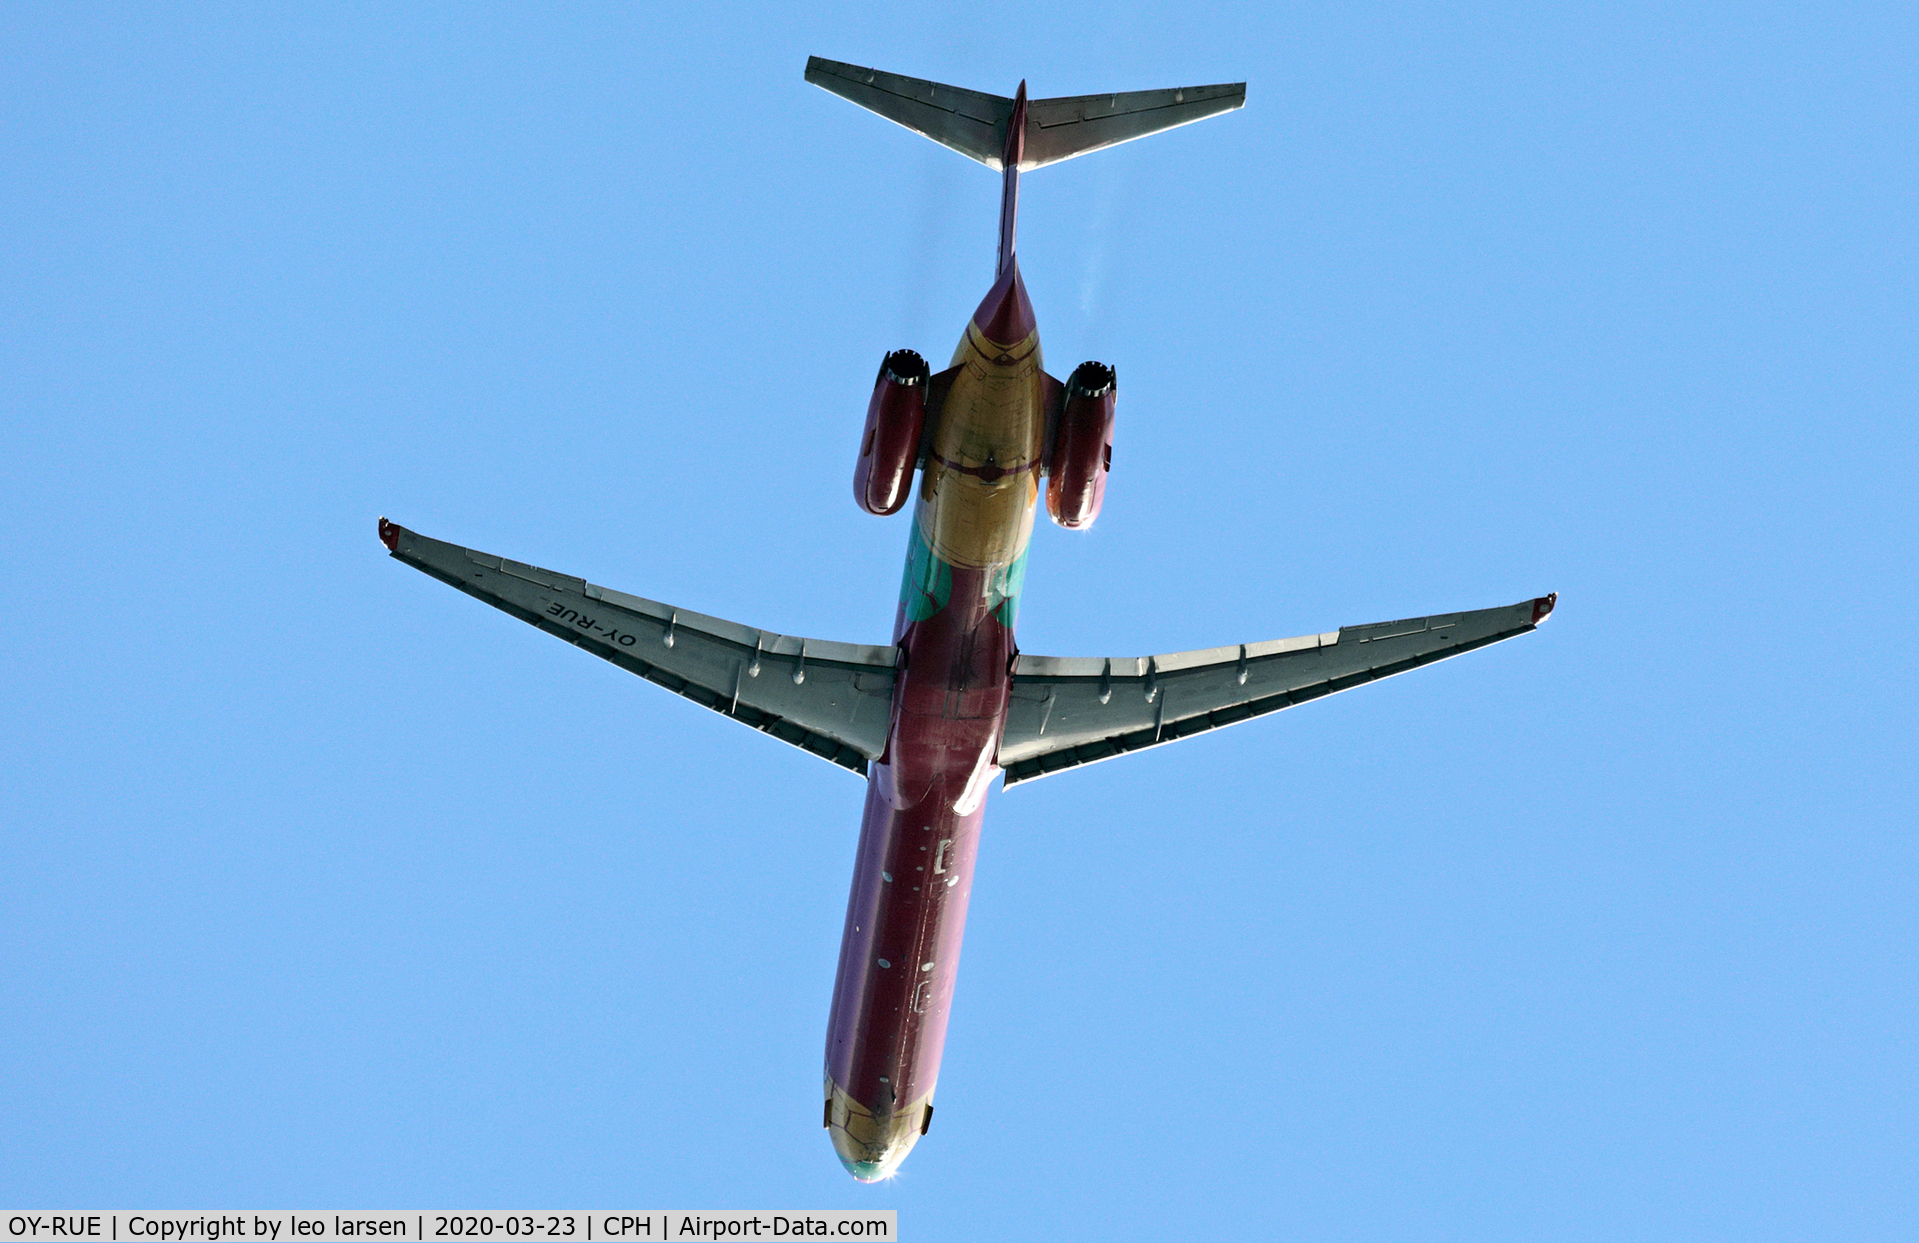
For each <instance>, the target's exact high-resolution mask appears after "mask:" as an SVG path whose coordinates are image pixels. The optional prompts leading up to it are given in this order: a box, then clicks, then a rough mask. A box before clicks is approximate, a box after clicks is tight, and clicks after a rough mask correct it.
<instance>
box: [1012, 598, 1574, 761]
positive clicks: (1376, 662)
mask: <svg viewBox="0 0 1919 1243" xmlns="http://www.w3.org/2000/svg"><path fill="white" fill-rule="evenodd" d="M1556 600H1557V596H1542V597H1539V598H1538V599H1535V600H1527V601H1524V602H1522V603H1519V604H1512V605H1507V606H1505V607H1503V608H1493V609H1479V610H1476V611H1473V612H1468V613H1446V614H1441V615H1438V616H1434V617H1415V618H1407V619H1403V620H1400V621H1391V622H1376V623H1373V624H1371V625H1365V626H1344V627H1341V628H1340V629H1339V630H1336V631H1328V632H1326V633H1324V634H1311V635H1303V636H1301V637H1299V638H1294V639H1276V640H1272V641H1269V642H1264V643H1247V644H1242V645H1239V646H1237V647H1216V648H1205V649H1202V650H1199V651H1192V652H1173V653H1169V654H1167V655H1163V656H1139V657H1123V658H1117V659H1105V658H1098V657H1095V658H1091V659H1087V658H1060V657H1046V656H1038V657H1034V656H1025V655H1022V656H1021V657H1020V658H1019V666H1018V668H1017V669H1016V670H1015V672H1014V676H1013V692H1012V701H1011V705H1010V707H1009V708H1008V711H1007V717H1006V731H1005V733H1004V734H1003V735H1002V736H1001V740H1000V751H999V763H1000V766H1001V767H1002V768H1004V769H1005V770H1006V784H1007V785H1009V786H1011V785H1016V784H1018V783H1019V782H1022V781H1030V780H1032V779H1034V778H1035V777H1043V776H1046V775H1047V774H1049V773H1055V772H1059V771H1061V770H1062V769H1067V768H1074V767H1078V766H1079V765H1082V764H1091V763H1096V762H1098V761H1100V760H1106V759H1111V758H1113V757H1114V756H1117V755H1125V754H1127V753H1129V752H1132V751H1139V750H1143V749H1145V748H1147V747H1154V746H1160V745H1162V744H1164V743H1168V742H1175V741H1178V740H1179V739H1181V738H1189V737H1191V736H1193V735H1194V734H1200V733H1205V732H1206V731H1208V730H1213V729H1219V728H1221V727H1224V726H1227V725H1234V724H1237V723H1238V722H1240V721H1245V720H1250V719H1251V718H1253V717H1256V716H1263V715H1265V714H1266V713H1269V712H1277V711H1279V710H1281V709H1283V708H1290V707H1293V706H1294V705H1296V704H1301V703H1305V702H1307V701H1308V700H1312V699H1318V698H1320V697H1321V696H1324V695H1331V694H1336V693H1337V692H1339V691H1343V690H1350V689H1352V688H1353V687H1355V686H1363V685H1365V684H1366V683H1368V682H1376V681H1378V680H1379V679H1381V678H1386V677H1391V676H1393V675H1394V674H1396V673H1405V672H1407V671H1408V670H1411V669H1417V668H1419V667H1420V666H1422V665H1429V664H1432V663H1433V662H1434V661H1438V660H1445V659H1446V658H1448V657H1450V656H1457V655H1459V654H1461V653H1462V652H1469V651H1472V650H1473V649H1474V648H1479V647H1485V646H1486V645H1487V644H1491V643H1498V642H1499V641H1501V640H1502V639H1510V638H1512V637H1514V636H1515V635H1521V634H1525V633H1526V632H1527V631H1529V630H1532V629H1534V628H1536V627H1537V626H1538V624H1539V623H1540V622H1541V621H1542V620H1544V619H1545V617H1546V615H1547V614H1548V613H1550V612H1552V608H1553V604H1554V602H1555V601H1556Z"/></svg>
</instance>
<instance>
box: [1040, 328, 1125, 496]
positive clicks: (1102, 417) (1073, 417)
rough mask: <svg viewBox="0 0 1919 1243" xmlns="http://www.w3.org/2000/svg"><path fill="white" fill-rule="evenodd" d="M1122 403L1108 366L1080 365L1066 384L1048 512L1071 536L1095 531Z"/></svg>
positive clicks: (1050, 474)
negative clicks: (1117, 405) (1116, 414)
mask: <svg viewBox="0 0 1919 1243" xmlns="http://www.w3.org/2000/svg"><path fill="white" fill-rule="evenodd" d="M1118 399H1119V386H1118V382H1117V378H1116V377H1115V376H1114V374H1113V369H1112V368H1111V367H1108V366H1107V365H1106V364H1105V363H1081V364H1080V365H1079V366H1077V367H1075V368H1073V376H1072V378H1071V379H1070V380H1068V381H1066V400H1065V402H1064V404H1062V405H1061V407H1060V412H1059V425H1058V427H1057V429H1056V430H1055V431H1054V433H1053V453H1052V457H1051V459H1050V466H1049V469H1048V471H1047V480H1046V512H1047V513H1048V514H1049V515H1051V517H1052V519H1053V521H1054V522H1057V523H1059V525H1061V526H1063V527H1065V528H1067V529H1068V530H1070V531H1078V530H1083V529H1084V528H1086V527H1090V526H1092V525H1093V519H1095V518H1097V517H1099V507H1100V503H1101V502H1102V501H1104V500H1105V499H1106V474H1107V472H1108V471H1110V470H1112V469H1113V408H1114V404H1115V403H1116V402H1117V401H1118Z"/></svg>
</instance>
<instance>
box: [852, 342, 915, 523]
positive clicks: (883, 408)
mask: <svg viewBox="0 0 1919 1243" xmlns="http://www.w3.org/2000/svg"><path fill="white" fill-rule="evenodd" d="M930 375H931V372H930V371H928V369H927V366H926V360H925V359H924V358H921V357H920V356H919V355H918V354H916V353H914V352H913V351H912V350H894V351H893V352H892V353H891V354H888V355H887V356H886V358H885V360H884V361H883V362H881V363H880V374H879V378H878V379H877V380H875V381H874V382H873V399H872V400H871V401H869V402H867V403H866V431H865V432H864V433H863V434H862V436H861V439H860V460H859V465H857V466H855V467H854V468H853V499H854V500H856V501H858V502H859V504H860V508H861V509H863V510H865V511H866V512H867V513H869V514H896V513H898V512H899V510H900V506H902V505H904V504H906V498H907V497H909V496H911V495H912V494H913V469H914V467H916V466H918V465H919V456H920V433H921V431H922V430H923V429H924V428H925V426H926V387H927V385H926V382H927V378H928V377H929V376H930Z"/></svg>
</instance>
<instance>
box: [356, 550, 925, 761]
mask: <svg viewBox="0 0 1919 1243" xmlns="http://www.w3.org/2000/svg"><path fill="white" fill-rule="evenodd" d="M380 539H381V541H382V542H384V543H385V544H386V546H387V548H388V550H389V551H391V552H392V554H393V556H394V557H396V558H398V559H399V560H401V561H404V562H406V563H407V564H408V565H410V566H412V567H413V568H414V569H416V570H420V571H423V572H424V573H427V574H430V575H432V576H433V577H434V578H437V579H439V580H440V581H441V582H443V583H447V584H449V585H451V586H454V587H457V588H459V589H460V590H461V591H464V592H465V593H466V594H468V595H469V596H472V597H474V598H475V599H478V600H484V601H485V602H486V603H488V604H491V605H492V606H493V607H494V608H496V609H499V610H500V611H502V612H505V613H511V614H512V615H513V616H515V617H517V618H519V619H520V620H521V621H524V622H528V623H530V624H532V625H535V626H538V627H539V628H540V629H541V630H544V631H546V632H547V633H548V634H550V635H554V636H556V637H558V638H561V639H565V640H566V641H567V642H568V643H571V644H573V646H575V647H578V648H582V649H584V650H585V651H588V652H591V653H593V654H594V655H595V656H598V657H600V658H602V659H604V660H609V661H611V662H612V663H614V664H616V665H618V666H620V668H622V669H625V670H627V671H628V672H630V673H637V674H639V675H640V676H641V677H643V678H645V679H646V680H647V681H649V682H654V683H657V684H659V685H661V686H664V687H665V688H666V689H667V690H670V691H672V692H673V693H674V694H676V695H681V696H684V697H685V698H687V699H691V700H692V701H693V702H695V703H697V704H700V705H701V706H703V707H707V708H711V709H713V710H714V711H715V712H718V713H721V714H723V715H725V716H730V717H732V718H733V719H734V720H736V721H739V722H741V723H742V724H745V725H750V726H752V727H753V728H754V729H757V730H759V731H760V732H762V733H765V734H771V735H772V736H773V737H775V738H778V739H780V740H782V741H784V742H790V743H792V744H793V745H794V746H796V747H799V748H800V749H802V750H804V751H809V752H811V753H812V754H814V755H817V756H819V757H820V758H822V759H826V760H831V761H832V762H833V763H835V764H838V765H839V766H840V767H842V768H846V769H850V770H852V771H853V772H856V773H860V774H862V775H863V774H865V772H866V762H867V761H868V760H871V759H874V758H876V757H877V756H879V754H880V753H881V752H882V751H883V750H884V749H885V747H886V726H887V720H888V715H889V713H890V711H891V707H892V702H893V682H894V677H895V665H896V662H897V659H898V649H897V648H893V647H868V646H862V645H859V644H853V643H833V642H828V641H826V640H822V639H799V638H794V637H792V636H791V635H781V634H774V633H772V632H771V631H768V630H755V629H753V628H752V627H751V626H742V625H740V624H739V623H737V622H730V621H725V620H723V619H721V618H718V617H708V616H706V615H704V614H701V613H695V612H692V611H691V610H688V609H676V608H674V607H673V606H672V605H668V604H661V603H660V602H659V601H657V600H645V599H642V598H640V597H639V596H630V595H627V594H626V593H625V592H623V591H613V590H611V589H609V588H606V587H600V586H596V585H595V584H593V583H589V582H587V581H586V580H585V579H582V578H574V577H573V576H571V575H568V574H556V573H554V572H553V571H552V570H543V569H541V568H540V567H538V566H534V565H524V564H522V563H520V562H518V561H512V560H509V559H507V558H505V557H497V556H494V555H493V554H492V553H485V552H476V551H474V550H473V549H471V548H462V547H460V546H459V545H458V544H448V543H445V542H444V541H441V540H436V539H429V538H428V537H426V536H424V535H420V534H418V533H416V532H413V531H409V530H407V529H406V528H405V527H402V526H399V525H398V524H396V523H391V522H388V521H387V520H386V519H384V518H382V519H381V520H380Z"/></svg>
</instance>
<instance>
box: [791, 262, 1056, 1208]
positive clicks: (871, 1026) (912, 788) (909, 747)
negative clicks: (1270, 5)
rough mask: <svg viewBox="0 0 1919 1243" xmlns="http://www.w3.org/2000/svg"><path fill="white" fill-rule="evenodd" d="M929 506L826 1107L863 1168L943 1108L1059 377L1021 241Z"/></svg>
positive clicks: (926, 478)
mask: <svg viewBox="0 0 1919 1243" xmlns="http://www.w3.org/2000/svg"><path fill="white" fill-rule="evenodd" d="M954 365H955V367H956V368H957V369H958V371H957V373H956V375H955V377H954V380H953V383H952V387H951V389H950V390H949V392H948V394H947V397H946V400H945V402H944V404H943V406H942V409H941V411H940V415H939V418H938V422H937V425H936V427H935V429H934V432H933V443H932V446H931V452H930V453H929V454H928V457H927V463H926V466H925V470H924V475H923V477H922V479H921V487H920V496H919V503H918V505H917V506H916V508H915V514H914V533H913V541H914V543H913V550H912V553H911V555H909V557H908V562H907V572H906V582H905V585H904V587H903V590H902V599H901V605H900V612H899V616H898V620H897V622H896V624H895V629H894V640H895V642H896V643H897V644H898V645H899V647H900V648H901V649H902V651H903V653H904V657H903V659H904V664H903V667H902V669H901V671H900V675H899V678H898V681H897V684H896V689H895V692H894V698H893V710H892V722H891V726H890V730H889V733H888V738H887V746H886V751H885V753H884V754H883V755H882V756H881V757H880V759H879V760H878V761H877V762H876V763H874V765H873V766H872V770H871V774H870V782H869V785H868V788H867V795H866V814H865V820H864V822H863V824H862V825H861V829H860V844H859V854H858V861H857V863H856V865H855V867H854V872H853V884H852V893H851V896H850V898H849V899H848V902H847V910H846V928H845V933H844V937H843V940H842V942H841V946H840V962H839V973H838V977H837V979H836V981H835V984H834V989H833V1010H832V1019H831V1023H830V1025H829V1028H828V1032H827V1041H826V1075H825V1078H826V1083H825V1096H826V1117H825V1121H826V1124H827V1126H828V1127H829V1129H830V1131H831V1134H832V1139H833V1144H834V1147H835V1149H836V1150H837V1151H838V1152H839V1155H840V1159H841V1161H842V1163H843V1164H845V1166H846V1168H847V1169H848V1170H849V1171H850V1172H851V1173H852V1174H853V1176H854V1177H856V1178H859V1179H861V1180H862V1181H869V1182H870V1181H872V1180H874V1179H878V1178H883V1177H885V1176H887V1175H888V1174H890V1173H891V1172H892V1171H893V1170H894V1169H896V1168H897V1167H898V1165H899V1163H900V1161H902V1160H903V1159H904V1158H905V1156H906V1154H907V1152H908V1151H909V1150H910V1149H911V1148H912V1147H913V1144H914V1142H915V1141H917V1140H918V1138H919V1136H920V1134H921V1133H922V1132H923V1130H924V1128H925V1126H926V1125H927V1123H928V1122H929V1121H930V1118H931V1107H932V1097H933V1089H934V1086H935V1084H936V1082H937V1080H938V1078H939V1066H940V1054H941V1050H942V1048H943V1046H944V1044H945V1039H946V1025H947V1019H948V1016H949V1015H950V1013H951V1007H952V1000H953V989H954V982H955V979H956V977H957V975H958V969H959V955H960V938H961V936H962V934H963V932H964V930H965V926H966V906H967V900H968V898H969V896H970V893H971V889H972V880H973V863H974V860H975V858H976V856H977V852H978V848H979V830H980V821H981V818H982V815H983V813H984V807H985V798H986V789H987V786H988V784H989V783H990V782H991V780H992V779H993V778H994V777H996V776H997V775H998V774H999V771H1000V770H999V767H998V765H997V763H996V762H995V761H996V757H997V752H998V748H999V740H1000V733H1001V730H1002V728H1003V726H1004V724H1005V719H1006V708H1007V702H1008V695H1009V692H1010V689H1011V684H1012V674H1011V671H1012V664H1013V660H1014V654H1015V648H1014V643H1013V622H1014V610H1015V608H1016V606H1017V602H1018V593H1019V586H1020V580H1021V578H1022V577H1023V574H1024V569H1025V561H1024V557H1025V552H1026V544H1027V541H1028V538H1029V537H1030V535H1031V532H1032V525H1033V513H1034V507H1035V503H1036V501H1037V499H1038V492H1039V471H1040V455H1041V441H1042V437H1043V432H1044V427H1045V411H1044V409H1043V407H1042V401H1043V393H1044V391H1045V390H1044V386H1043V384H1042V380H1043V376H1044V373H1043V371H1042V370H1041V363H1040V354H1039V334H1038V332H1037V330H1036V328H1035V326H1034V322H1033V313H1032V307H1031V304H1030V303H1029V302H1028V300H1027V296H1026V290H1025V286H1024V283H1023V281H1022V280H1021V278H1020V274H1019V265H1018V263H1017V261H1016V260H1014V259H1013V258H1012V256H1011V255H1010V254H1009V255H1007V256H1006V262H1005V265H1004V267H1003V269H1002V271H1001V273H1000V276H999V279H998V280H997V281H996V282H995V283H994V286H993V288H992V290H991V291H990V292H989V293H988V294H987V295H986V298H985V299H984V300H983V301H982V302H981V303H980V307H979V310H978V311H977V312H976V313H975V315H974V317H973V321H972V323H971V324H969V325H968V328H967V333H966V336H965V337H964V339H962V341H961V343H960V346H959V349H958V351H957V352H956V353H955V356H954Z"/></svg>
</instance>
